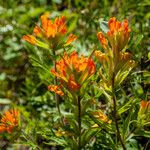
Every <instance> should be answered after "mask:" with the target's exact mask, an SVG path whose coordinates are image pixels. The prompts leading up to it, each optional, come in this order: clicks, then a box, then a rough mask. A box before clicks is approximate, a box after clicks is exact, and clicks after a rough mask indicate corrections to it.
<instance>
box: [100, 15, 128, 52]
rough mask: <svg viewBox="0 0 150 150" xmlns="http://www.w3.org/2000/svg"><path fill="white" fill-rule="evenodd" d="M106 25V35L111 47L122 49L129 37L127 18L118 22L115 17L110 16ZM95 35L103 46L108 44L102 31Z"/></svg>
mask: <svg viewBox="0 0 150 150" xmlns="http://www.w3.org/2000/svg"><path fill="white" fill-rule="evenodd" d="M108 27H109V31H108V32H107V36H108V39H109V42H110V44H111V46H112V48H113V49H115V48H118V51H120V50H122V49H123V48H124V47H125V46H126V44H127V43H128V41H129V38H130V31H131V30H130V29H129V26H128V20H124V21H123V22H119V21H118V20H117V19H116V18H115V17H113V18H110V20H109V21H108ZM97 37H98V39H99V41H100V42H101V44H102V46H103V47H105V46H107V45H108V42H107V39H106V38H105V37H104V35H103V33H102V32H98V33H97Z"/></svg>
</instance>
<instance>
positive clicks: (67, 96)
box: [0, 13, 150, 150]
mask: <svg viewBox="0 0 150 150" xmlns="http://www.w3.org/2000/svg"><path fill="white" fill-rule="evenodd" d="M49 17H50V15H49V13H45V14H43V15H42V16H41V24H40V25H38V24H36V25H35V28H34V29H33V34H32V35H30V34H28V35H25V36H23V40H26V41H27V42H29V43H31V44H32V45H33V46H37V47H39V48H41V51H44V50H46V51H48V58H49V61H50V62H51V66H49V70H50V71H49V74H50V78H51V80H49V81H50V82H48V89H47V90H49V91H50V92H51V93H53V100H54V101H55V104H56V108H57V111H58V113H57V112H56V114H55V115H54V116H53V115H51V117H53V118H52V120H53V122H49V121H47V124H46V128H44V130H45V131H46V132H47V133H46V132H40V131H37V135H38V136H40V137H41V138H44V139H45V140H44V141H43V143H44V144H45V145H46V144H47V145H51V146H55V147H57V146H60V149H66V150H69V149H70V150H81V149H92V148H93V147H94V146H95V144H96V143H97V142H98V143H99V146H100V147H99V148H100V149H112V150H118V149H123V150H127V149H129V148H130V144H131V142H132V140H134V138H135V137H137V136H144V137H150V132H149V131H148V127H149V125H150V101H146V100H141V101H139V99H138V98H137V97H134V95H131V96H128V97H126V98H124V95H125V93H123V92H122V84H123V82H125V81H126V82H127V80H126V79H127V76H128V75H129V74H130V72H131V70H132V69H133V68H135V67H136V62H135V61H134V59H133V58H134V54H131V53H130V52H128V49H130V47H128V43H129V41H130V34H131V29H130V27H129V23H128V20H124V21H122V22H120V21H118V20H117V19H116V18H115V17H112V18H110V19H109V20H108V22H107V23H106V22H105V24H106V25H107V28H106V26H105V30H103V29H102V31H100V32H99V31H98V32H97V38H98V41H99V42H100V44H101V49H97V48H96V47H98V45H99V42H97V43H94V44H95V45H96V46H95V48H94V49H92V50H88V55H84V54H83V53H82V49H81V50H78V51H79V52H80V53H79V52H78V51H76V50H74V47H75V46H74V42H76V40H77V36H76V35H74V34H72V33H68V30H67V28H68V27H67V21H66V18H65V17H64V16H59V17H56V18H55V19H53V20H52V19H50V18H49ZM93 36H96V33H95V35H93ZM45 57H47V56H45ZM44 73H46V72H45V70H44V69H43V74H44ZM19 116H20V117H19ZM19 118H20V119H19ZM22 121H24V119H22V118H21V115H19V111H18V110H17V109H14V110H10V111H8V112H6V113H5V114H4V115H3V117H2V118H1V123H0V132H2V133H3V132H8V134H13V133H15V135H16V134H21V135H22V136H21V137H22V138H24V139H26V140H27V141H28V143H30V144H29V145H30V146H31V147H32V148H34V149H42V146H41V145H42V144H43V143H42V144H39V145H38V143H37V142H34V141H33V140H32V139H31V138H30V137H29V135H28V134H27V133H26V132H25V131H26V127H25V126H24V125H23V124H22V123H21V122H22ZM31 121H32V120H31ZM33 124H34V123H33ZM48 127H49V128H48ZM41 130H42V131H43V129H41ZM39 132H40V134H39ZM42 133H43V134H42ZM22 140H23V139H22ZM33 143H34V144H33Z"/></svg>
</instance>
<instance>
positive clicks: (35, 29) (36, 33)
mask: <svg viewBox="0 0 150 150" xmlns="http://www.w3.org/2000/svg"><path fill="white" fill-rule="evenodd" d="M33 33H34V34H35V35H36V36H40V35H41V28H40V27H39V26H37V25H36V26H35V27H34V29H33Z"/></svg>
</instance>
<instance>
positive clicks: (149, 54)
mask: <svg viewBox="0 0 150 150" xmlns="http://www.w3.org/2000/svg"><path fill="white" fill-rule="evenodd" d="M148 59H149V60H150V52H149V53H148Z"/></svg>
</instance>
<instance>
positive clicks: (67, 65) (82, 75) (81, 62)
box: [51, 51, 95, 91]
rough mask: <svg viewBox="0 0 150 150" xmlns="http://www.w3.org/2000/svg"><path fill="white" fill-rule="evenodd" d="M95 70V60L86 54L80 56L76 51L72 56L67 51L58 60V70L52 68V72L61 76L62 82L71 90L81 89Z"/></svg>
mask: <svg viewBox="0 0 150 150" xmlns="http://www.w3.org/2000/svg"><path fill="white" fill-rule="evenodd" d="M94 72H95V64H94V62H93V60H92V59H91V58H85V57H84V56H81V57H79V56H78V54H77V52H75V51H74V52H72V53H71V54H70V56H69V55H68V54H67V53H65V54H64V56H63V58H62V59H60V60H59V61H58V62H56V70H55V69H51V73H52V74H54V75H55V76H57V77H58V78H60V81H61V83H62V84H63V85H64V86H65V87H66V88H68V89H69V90H71V91H72V90H79V89H80V88H81V86H82V84H83V83H84V82H85V81H86V80H87V79H88V78H89V77H90V76H92V75H93V74H94Z"/></svg>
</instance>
